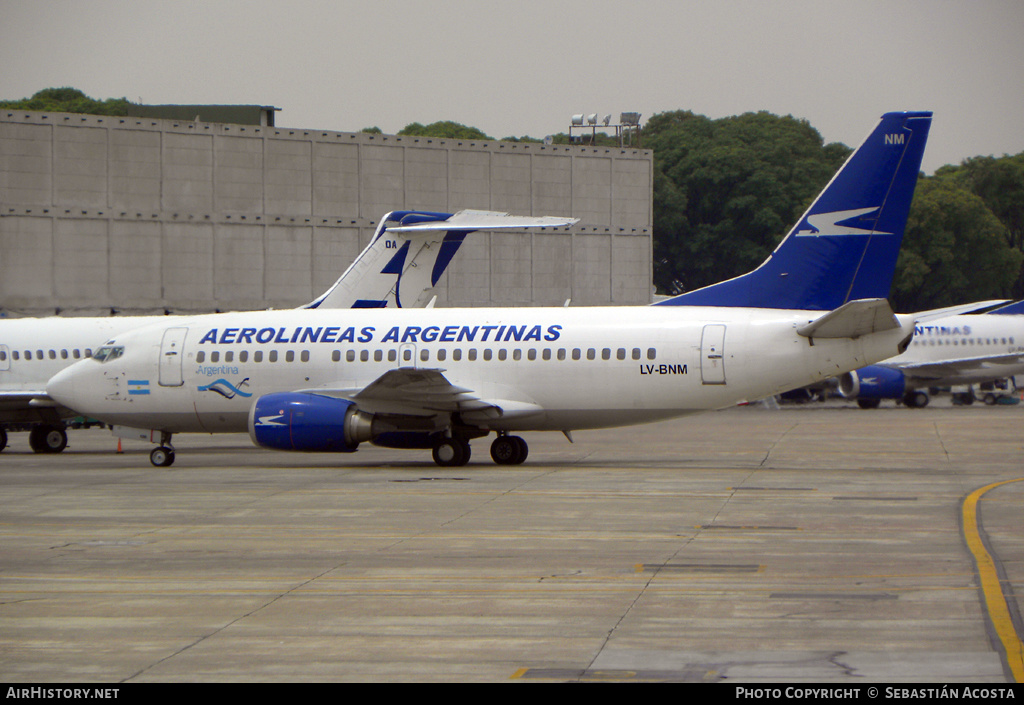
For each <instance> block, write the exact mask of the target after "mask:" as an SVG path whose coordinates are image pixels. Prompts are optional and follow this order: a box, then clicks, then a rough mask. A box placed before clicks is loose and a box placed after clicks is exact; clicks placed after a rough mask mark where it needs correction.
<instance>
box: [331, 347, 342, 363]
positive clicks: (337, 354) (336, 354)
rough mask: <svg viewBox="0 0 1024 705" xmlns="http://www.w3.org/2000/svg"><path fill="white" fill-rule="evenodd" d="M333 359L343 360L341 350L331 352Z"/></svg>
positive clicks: (335, 360) (336, 360)
mask: <svg viewBox="0 0 1024 705" xmlns="http://www.w3.org/2000/svg"><path fill="white" fill-rule="evenodd" d="M331 360H332V361H334V362H341V350H335V351H334V352H332V353H331Z"/></svg>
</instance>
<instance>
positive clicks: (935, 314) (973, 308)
mask: <svg viewBox="0 0 1024 705" xmlns="http://www.w3.org/2000/svg"><path fill="white" fill-rule="evenodd" d="M1007 301H1008V299H992V300H990V301H975V302H974V303H969V304H960V305H959V306H947V307H946V308H936V309H932V310H931V311H919V312H918V313H915V314H914V323H923V322H925V321H931V320H934V319H936V318H946V317H947V316H959V315H961V314H965V313H976V312H978V311H983V310H984V309H987V308H990V307H992V306H997V305H999V304H1005V303H1006V302H1007ZM1005 308H1009V307H1005ZM999 310H1001V309H996V311H999ZM996 311H989V313H995V312H996Z"/></svg>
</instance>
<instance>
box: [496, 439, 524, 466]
mask: <svg viewBox="0 0 1024 705" xmlns="http://www.w3.org/2000/svg"><path fill="white" fill-rule="evenodd" d="M529 452H530V448H529V446H527V445H526V441H524V440H523V439H522V438H520V437H519V436H498V437H497V438H495V439H494V441H493V442H491V460H493V461H494V462H496V463H497V464H498V465H520V464H522V463H523V461H525V460H526V456H527V455H528V454H529Z"/></svg>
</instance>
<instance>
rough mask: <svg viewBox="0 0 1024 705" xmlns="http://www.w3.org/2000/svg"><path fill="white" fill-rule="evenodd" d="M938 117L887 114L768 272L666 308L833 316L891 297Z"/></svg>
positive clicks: (772, 258)
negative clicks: (846, 307)
mask: <svg viewBox="0 0 1024 705" xmlns="http://www.w3.org/2000/svg"><path fill="white" fill-rule="evenodd" d="M931 119H932V114H931V112H897V113H886V114H885V115H883V116H882V119H881V121H880V122H879V124H878V126H877V127H876V128H875V129H874V130H873V131H872V132H871V134H870V135H868V137H867V139H866V140H864V142H863V143H862V144H861V146H860V147H858V148H857V150H856V151H855V152H854V153H853V154H852V155H850V158H849V159H847V160H846V163H845V164H844V165H843V166H842V168H841V169H840V170H839V171H838V172H837V173H836V175H835V176H834V177H832V180H831V181H830V182H829V184H828V185H827V186H826V187H825V189H824V190H823V191H822V192H821V193H820V194H819V195H818V197H817V198H816V199H815V201H814V203H812V204H811V207H810V208H808V209H807V212H806V213H804V215H803V216H802V217H801V218H800V220H799V221H798V222H797V224H796V225H795V226H794V227H793V229H792V230H790V231H789V234H788V235H786V237H785V239H783V241H782V242H781V243H780V244H779V246H778V247H777V248H775V251H774V252H773V253H772V254H771V255H770V256H769V257H768V259H767V260H765V261H764V262H763V263H762V264H761V266H760V267H758V268H757V269H755V270H754V271H752V272H749V273H747V274H744V275H742V276H739V277H736V278H735V279H729V280H728V281H724V282H720V283H718V284H713V285H711V286H708V287H704V288H703V289H697V290H695V291H690V292H687V293H685V294H680V295H679V296H676V297H673V298H671V299H666V300H665V301H661V302H659V304H658V305H662V306H666V305H667V306H729V307H749V308H774V309H799V310H814V311H831V310H833V309H836V308H838V307H839V306H842V305H843V304H845V303H847V302H848V301H853V300H856V299H884V298H888V296H889V289H890V287H891V285H892V277H893V273H894V272H895V270H896V258H897V256H898V255H899V250H900V244H901V243H902V241H903V230H904V228H905V227H906V223H907V215H908V214H909V212H910V201H911V199H912V198H913V196H914V187H915V186H916V184H917V176H918V172H919V171H920V168H921V158H922V156H923V155H924V146H925V142H927V139H928V130H929V128H930V127H931Z"/></svg>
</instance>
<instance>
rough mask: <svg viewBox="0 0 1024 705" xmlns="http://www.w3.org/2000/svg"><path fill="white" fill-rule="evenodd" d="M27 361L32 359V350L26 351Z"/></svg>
mask: <svg viewBox="0 0 1024 705" xmlns="http://www.w3.org/2000/svg"><path fill="white" fill-rule="evenodd" d="M25 359H26V360H31V359H32V351H31V350H26V351H25Z"/></svg>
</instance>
